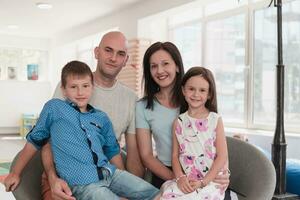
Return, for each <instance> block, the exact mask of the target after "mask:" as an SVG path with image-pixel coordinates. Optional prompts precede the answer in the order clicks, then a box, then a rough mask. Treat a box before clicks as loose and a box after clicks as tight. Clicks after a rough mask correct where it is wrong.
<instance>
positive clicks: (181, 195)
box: [161, 67, 227, 200]
mask: <svg viewBox="0 0 300 200" xmlns="http://www.w3.org/2000/svg"><path fill="white" fill-rule="evenodd" d="M182 93H183V96H184V99H185V100H184V102H183V103H182V105H181V107H180V113H181V114H180V115H179V117H178V118H177V119H176V120H175V121H174V124H173V149H172V168H173V172H174V174H175V177H176V178H175V180H170V181H167V182H165V183H164V185H163V186H162V188H161V190H162V197H161V199H178V200H179V199H189V200H190V199H195V200H196V199H197V200H199V199H206V200H209V199H212V200H218V199H220V200H223V199H224V190H222V189H219V187H217V184H216V183H215V182H213V180H214V179H215V177H216V176H217V175H218V172H219V171H220V170H221V168H222V167H223V166H224V165H225V164H226V163H227V146H226V139H225V135H224V127H223V122H222V119H221V117H220V115H218V114H217V95H216V87H215V81H214V77H213V75H212V73H211V71H209V70H208V69H206V68H203V67H193V68H191V69H190V70H189V71H188V72H187V73H186V74H185V75H184V77H183V80H182Z"/></svg>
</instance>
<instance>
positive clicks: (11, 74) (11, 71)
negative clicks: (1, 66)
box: [7, 66, 17, 80]
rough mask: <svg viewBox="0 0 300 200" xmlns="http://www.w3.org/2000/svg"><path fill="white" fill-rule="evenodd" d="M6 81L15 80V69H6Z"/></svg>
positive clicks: (10, 67)
mask: <svg viewBox="0 0 300 200" xmlns="http://www.w3.org/2000/svg"><path fill="white" fill-rule="evenodd" d="M7 79H11V80H14V79H17V68H16V67H12V66H9V67H7Z"/></svg>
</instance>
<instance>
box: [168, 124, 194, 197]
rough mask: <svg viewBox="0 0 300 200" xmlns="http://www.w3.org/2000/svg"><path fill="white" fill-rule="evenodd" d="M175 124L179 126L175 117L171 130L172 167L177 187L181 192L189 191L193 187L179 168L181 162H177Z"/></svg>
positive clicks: (177, 151) (177, 148) (177, 150)
mask: <svg viewBox="0 0 300 200" xmlns="http://www.w3.org/2000/svg"><path fill="white" fill-rule="evenodd" d="M176 126H179V124H178V122H177V119H175V121H174V123H173V130H172V169H173V172H174V175H175V177H176V182H177V186H178V188H179V189H180V190H181V191H182V192H183V193H190V192H193V191H194V189H193V188H192V186H191V185H190V183H189V180H188V178H187V177H186V175H185V173H184V172H183V170H182V168H181V164H180V162H179V144H178V141H177V137H176Z"/></svg>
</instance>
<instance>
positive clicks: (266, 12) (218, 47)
mask: <svg viewBox="0 0 300 200" xmlns="http://www.w3.org/2000/svg"><path fill="white" fill-rule="evenodd" d="M269 3H270V0H241V1H236V0H220V1H214V2H212V1H211V2H203V1H196V2H195V4H194V5H190V7H189V8H188V7H186V8H185V9H184V12H185V13H188V11H189V9H190V10H191V12H189V13H190V15H187V14H186V17H185V18H184V21H182V18H181V17H177V18H176V17H174V16H180V9H179V10H178V11H177V12H176V11H174V10H173V13H171V14H170V16H169V18H168V19H167V21H168V20H169V26H168V32H169V38H168V40H170V41H172V42H174V43H175V44H176V45H177V46H178V48H179V49H180V51H181V54H182V57H183V61H184V66H185V69H186V70H187V69H188V68H190V67H191V66H195V65H201V66H205V67H208V68H210V69H211V70H212V71H213V72H214V75H215V78H216V82H217V91H218V103H219V112H220V113H221V114H222V116H223V119H224V121H225V124H226V126H232V127H244V128H259V129H265V130H272V131H273V130H274V128H275V120H276V64H277V28H276V25H277V12H276V8H275V7H274V6H273V5H272V6H271V7H268V5H269ZM196 4H197V5H198V6H197V9H198V10H200V11H201V12H192V10H193V9H194V8H195V7H196ZM200 4H201V6H202V8H201V9H199V8H200V6H199V5H200ZM191 13H193V14H191ZM189 17H190V21H188V20H187V19H188V18H189ZM176 21H178V24H176ZM174 24H175V25H174ZM156 31H157V29H156ZM164 31H165V30H164ZM157 34H158V33H157ZM283 52H284V53H283V61H284V65H285V88H284V89H285V99H284V100H285V104H284V109H285V130H286V131H288V132H298V133H299V132H300V125H299V124H300V56H299V52H300V1H299V0H286V1H285V0H284V1H283Z"/></svg>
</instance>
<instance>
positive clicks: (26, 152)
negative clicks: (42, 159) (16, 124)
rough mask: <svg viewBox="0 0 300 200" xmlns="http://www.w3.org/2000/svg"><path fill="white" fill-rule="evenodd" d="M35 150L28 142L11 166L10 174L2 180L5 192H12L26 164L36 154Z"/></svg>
mask: <svg viewBox="0 0 300 200" xmlns="http://www.w3.org/2000/svg"><path fill="white" fill-rule="evenodd" d="M36 151H37V149H36V148H35V147H34V146H33V145H32V144H31V143H29V142H27V143H26V144H25V146H24V148H23V149H22V151H21V152H20V154H19V156H18V159H17V161H16V164H15V165H14V166H13V168H12V170H11V172H10V173H9V175H8V176H7V177H6V179H5V180H4V185H5V188H6V191H7V192H9V191H14V190H15V189H16V188H17V186H18V185H19V182H20V175H21V173H22V171H23V169H24V167H25V166H26V164H27V163H28V162H29V161H30V160H31V158H32V157H33V156H34V154H35V153H36Z"/></svg>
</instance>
